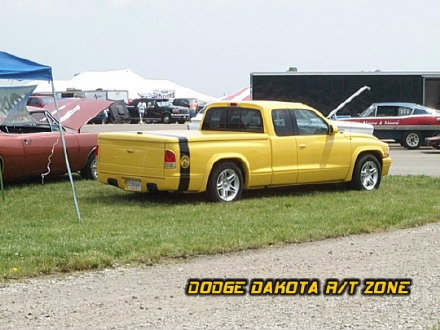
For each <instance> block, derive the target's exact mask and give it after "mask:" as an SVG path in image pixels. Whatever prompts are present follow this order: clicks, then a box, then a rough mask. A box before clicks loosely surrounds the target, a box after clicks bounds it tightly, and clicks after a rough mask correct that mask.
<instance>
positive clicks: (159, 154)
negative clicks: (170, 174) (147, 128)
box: [98, 134, 166, 178]
mask: <svg viewBox="0 0 440 330" xmlns="http://www.w3.org/2000/svg"><path fill="white" fill-rule="evenodd" d="M165 143H166V141H161V140H160V139H151V140H148V139H145V137H143V136H136V135H134V134H133V135H130V134H127V135H122V134H121V135H116V134H111V135H110V134H100V135H99V141H98V145H99V158H98V159H99V160H98V167H99V171H100V172H103V173H108V174H119V175H123V176H126V177H130V176H133V177H143V176H148V177H156V178H163V176H164V149H165Z"/></svg>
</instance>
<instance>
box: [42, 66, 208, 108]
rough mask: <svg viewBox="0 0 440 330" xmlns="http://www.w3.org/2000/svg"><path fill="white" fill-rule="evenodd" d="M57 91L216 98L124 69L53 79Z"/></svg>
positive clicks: (44, 89)
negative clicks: (99, 91)
mask: <svg viewBox="0 0 440 330" xmlns="http://www.w3.org/2000/svg"><path fill="white" fill-rule="evenodd" d="M54 86H55V90H56V91H57V92H61V91H66V90H67V89H70V88H72V89H79V90H83V91H85V90H96V89H103V90H127V91H128V94H129V98H130V99H135V98H139V97H140V95H145V94H153V93H154V92H155V91H174V92H175V97H176V98H180V97H185V98H197V99H199V100H203V101H212V100H215V99H216V98H215V97H213V96H210V95H206V94H203V93H200V92H198V91H195V90H193V89H190V88H188V87H184V86H181V85H178V84H176V83H174V82H172V81H169V80H162V79H145V78H143V77H142V76H140V75H139V74H137V73H135V72H133V71H131V70H130V69H126V70H113V71H84V72H81V73H79V74H77V75H75V76H74V77H73V78H72V79H70V80H56V81H54ZM50 91H51V90H50V86H49V85H48V84H44V83H43V84H41V83H40V84H39V85H38V87H37V89H36V90H35V93H42V92H50Z"/></svg>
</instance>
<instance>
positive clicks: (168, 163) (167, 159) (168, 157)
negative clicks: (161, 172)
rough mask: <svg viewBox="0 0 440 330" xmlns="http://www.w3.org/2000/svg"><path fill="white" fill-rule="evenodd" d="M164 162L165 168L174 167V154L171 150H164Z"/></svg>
mask: <svg viewBox="0 0 440 330" xmlns="http://www.w3.org/2000/svg"><path fill="white" fill-rule="evenodd" d="M164 164H165V165H164V166H165V168H176V154H175V153H174V152H173V151H172V150H165V155H164Z"/></svg>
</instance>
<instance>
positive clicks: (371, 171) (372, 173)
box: [361, 160, 379, 190]
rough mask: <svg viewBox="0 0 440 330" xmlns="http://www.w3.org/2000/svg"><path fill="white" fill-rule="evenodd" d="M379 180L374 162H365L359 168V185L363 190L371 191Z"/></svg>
mask: <svg viewBox="0 0 440 330" xmlns="http://www.w3.org/2000/svg"><path fill="white" fill-rule="evenodd" d="M378 180H379V169H378V168H377V165H376V163H375V162H374V161H372V160H369V161H367V162H365V163H364V164H363V166H362V168H361V184H362V186H363V188H364V189H365V190H373V189H374V188H375V187H376V184H377V181H378Z"/></svg>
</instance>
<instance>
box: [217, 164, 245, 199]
mask: <svg viewBox="0 0 440 330" xmlns="http://www.w3.org/2000/svg"><path fill="white" fill-rule="evenodd" d="M239 191H240V178H239V177H238V175H237V173H236V172H235V171H234V170H232V169H225V170H223V171H222V172H220V174H219V175H218V178H217V193H218V196H219V197H220V199H222V200H223V201H225V202H230V201H232V200H234V199H235V197H236V196H237V194H238V192H239Z"/></svg>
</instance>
